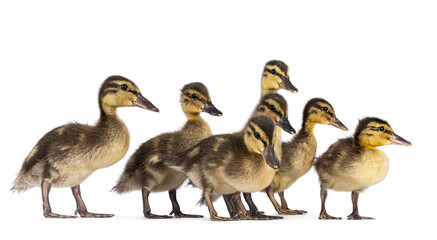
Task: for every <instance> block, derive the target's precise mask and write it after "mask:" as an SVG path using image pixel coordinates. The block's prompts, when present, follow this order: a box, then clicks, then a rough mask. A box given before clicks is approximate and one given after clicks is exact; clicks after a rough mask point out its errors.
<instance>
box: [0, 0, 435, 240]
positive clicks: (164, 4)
mask: <svg viewBox="0 0 437 240" xmlns="http://www.w3.org/2000/svg"><path fill="white" fill-rule="evenodd" d="M182 2H183V3H182ZM436 12H437V8H436V5H435V3H434V2H433V1H417V0H416V1H381V0H378V1H299V2H298V1H239V2H237V1H217V2H216V3H213V2H209V3H206V1H159V2H158V1H151V2H149V3H145V2H140V1H120V2H116V1H92V2H91V1H74V2H69V3H61V2H60V1H13V2H12V1H8V2H6V1H2V2H1V3H0V31H1V36H0V73H1V75H0V77H1V95H0V98H1V101H0V102H1V104H2V114H1V118H0V121H1V122H0V123H1V124H0V126H1V135H0V136H1V138H0V140H1V144H0V146H1V150H0V152H1V167H0V177H1V181H0V191H1V204H0V206H1V209H0V213H1V216H2V217H1V219H2V222H3V223H2V227H1V228H2V231H1V233H0V234H1V235H2V238H3V237H4V236H10V237H9V238H14V239H24V237H36V238H38V239H39V238H41V237H43V236H44V237H45V238H46V239H55V238H56V239H59V238H65V239H73V238H77V237H84V236H85V237H86V238H91V237H99V238H100V239H102V238H109V239H120V238H137V239H150V238H151V237H152V236H153V237H154V238H161V237H172V236H174V237H180V238H182V239H185V238H206V239H209V238H211V237H212V238H214V239H215V238H229V237H231V238H232V239H234V238H237V237H240V238H241V237H244V238H247V239H252V238H254V237H255V238H261V237H272V238H277V237H286V238H287V239H288V238H289V239H294V238H297V237H305V238H312V239H315V238H314V237H327V238H336V239H344V238H358V239H369V238H381V237H408V238H412V237H414V238H420V239H423V238H435V235H436V234H435V231H433V229H431V227H435V216H436V207H435V206H436V200H437V199H436V197H435V196H434V194H433V193H435V189H434V188H435V183H436V179H435V171H436V167H437V165H436V160H437V159H436V157H435V154H434V152H435V151H434V150H435V142H436V141H435V135H436V131H435V127H434V126H435V122H434V121H435V119H436V117H437V115H436V111H437V110H436V109H437V108H436V105H435V104H436V97H435V87H434V86H435V85H434V84H433V82H435V80H436V78H437V72H436V64H437V57H436V56H437V47H436V45H437V44H436V43H437V32H436V30H437V28H436V23H437V17H436V16H437V14H436ZM271 59H280V60H282V61H284V62H286V63H287V64H288V65H289V66H290V67H291V70H290V74H291V82H292V83H293V84H294V85H295V86H296V87H297V88H298V89H299V93H298V94H292V93H289V92H285V91H283V90H281V91H280V93H281V94H282V95H283V96H284V97H285V98H286V99H287V100H288V103H289V118H290V122H291V124H292V125H293V126H294V127H295V128H296V129H300V126H301V118H302V109H303V106H304V104H305V103H306V101H307V100H309V99H310V98H313V97H323V98H325V99H327V100H328V101H329V102H331V104H332V105H333V106H334V108H335V110H336V113H337V116H338V118H339V119H341V120H342V121H343V123H344V124H345V125H346V126H348V127H349V129H350V130H351V131H350V132H343V131H341V130H338V129H336V128H333V127H330V126H318V127H316V129H315V134H316V137H317V140H318V143H319V147H318V150H317V153H318V154H321V153H323V151H325V150H326V149H327V148H328V146H329V145H330V144H331V143H333V142H334V141H336V140H337V139H338V138H341V137H344V136H348V135H350V134H352V133H353V131H354V129H355V127H356V124H357V122H358V119H359V118H363V117H365V116H376V117H380V118H383V119H386V120H387V121H388V122H389V123H390V124H391V125H392V127H393V128H394V130H395V132H396V133H397V134H399V135H400V136H402V137H404V138H406V139H407V140H409V141H411V142H412V143H413V146H412V147H401V146H388V147H382V148H381V149H382V150H384V151H385V152H386V153H387V155H388V156H389V158H390V161H391V162H390V164H391V165H390V170H389V174H388V176H387V177H386V179H385V180H384V181H383V182H381V183H380V184H378V185H376V186H373V187H371V188H369V189H368V190H367V191H365V192H364V193H363V194H361V195H360V200H359V209H360V213H361V214H362V215H363V216H372V217H376V220H374V221H347V220H342V221H320V220H318V219H317V217H318V213H319V211H320V198H319V186H318V180H317V176H316V174H315V171H314V170H311V171H310V172H309V173H308V174H307V175H305V176H304V177H302V178H301V179H300V180H299V181H298V182H296V184H295V185H293V186H292V187H291V188H290V189H289V190H287V191H286V193H285V195H286V197H287V199H288V202H289V206H290V207H291V208H294V209H304V210H307V211H308V214H306V215H304V216H286V217H285V218H284V219H283V220H277V221H240V222H225V223H221V222H211V221H210V220H209V216H208V211H207V208H206V207H205V206H202V207H199V206H197V205H196V203H197V200H198V199H199V197H200V194H201V192H200V191H199V190H198V189H192V188H190V187H183V188H182V189H180V190H179V191H178V199H179V203H180V205H181V208H182V211H184V212H186V213H197V214H203V215H204V216H205V218H203V219H170V220H148V219H145V218H144V217H143V215H142V206H141V194H140V192H133V193H130V194H125V195H122V196H119V195H116V194H114V193H111V192H109V190H110V189H111V187H112V186H113V185H114V184H115V182H116V180H117V179H118V177H119V175H120V174H121V172H122V169H123V168H124V165H125V163H126V161H127V159H128V157H130V156H131V155H132V153H133V152H134V151H135V150H136V148H137V147H138V146H139V145H140V144H141V143H142V142H144V141H146V140H148V139H149V138H151V137H153V136H156V135H158V134H160V133H163V132H168V131H173V130H177V129H178V128H179V127H180V126H182V125H183V123H184V121H185V117H184V115H183V113H182V111H181V110H180V106H179V89H181V88H182V86H183V85H184V84H186V83H188V82H192V81H201V82H203V83H204V84H205V85H206V86H207V87H208V88H209V91H210V94H211V96H212V101H213V103H214V104H215V105H216V107H217V108H218V109H220V110H221V111H222V112H223V113H224V115H223V116H222V117H221V118H218V117H212V116H209V115H206V114H204V115H203V117H204V118H205V119H206V120H207V121H208V122H209V123H210V125H211V128H212V131H213V133H216V134H218V133H228V132H232V131H236V130H239V129H240V128H241V127H242V126H243V124H244V122H245V121H246V120H247V118H248V116H249V114H250V113H251V111H252V109H253V107H254V105H255V104H256V102H257V100H258V98H259V96H260V78H261V72H262V68H263V66H264V64H265V62H267V61H268V60H271ZM115 74H117V75H123V76H125V77H127V78H130V79H131V80H133V81H135V82H136V83H137V85H138V86H139V87H140V89H141V91H142V93H143V95H144V96H145V97H146V98H148V99H149V100H150V101H152V102H153V103H154V104H155V105H156V106H157V107H158V108H159V109H160V110H161V112H160V113H159V114H158V113H153V112H150V111H145V110H142V109H139V108H124V109H120V110H119V115H120V117H121V118H122V119H123V120H124V121H125V123H126V125H127V126H128V128H129V130H130V134H131V147H130V149H129V152H128V153H127V155H126V157H125V158H123V159H122V160H121V161H120V162H119V163H117V164H115V165H114V166H111V167H109V168H106V169H102V170H99V171H97V172H95V173H94V174H93V175H92V176H91V177H89V178H88V179H87V180H86V181H85V182H84V183H83V184H82V185H81V186H82V194H83V196H84V199H85V202H86V204H87V206H88V209H89V210H90V211H94V212H102V213H114V214H115V215H116V216H115V217H114V218H111V219H80V218H79V219H73V220H65V219H45V218H44V217H43V216H42V207H41V205H42V203H41V193H40V189H38V188H34V189H32V190H30V191H28V192H25V193H22V194H14V193H12V192H10V191H9V188H10V187H11V185H12V182H13V180H14V179H15V176H16V174H17V173H18V171H19V169H20V167H21V164H22V162H23V160H24V158H25V157H26V156H27V154H28V153H29V152H30V150H31V149H32V147H33V146H34V145H35V144H36V142H37V141H38V139H39V138H41V137H42V136H43V135H44V134H45V133H46V132H48V131H49V130H51V129H52V128H54V127H56V126H59V125H62V124H65V123H68V122H70V121H77V122H80V123H88V124H94V122H95V121H96V120H97V118H98V116H99V112H98V107H97V92H98V89H99V87H100V84H101V83H102V82H103V80H104V79H105V78H106V77H108V76H110V75H115ZM283 139H284V141H286V140H289V139H291V137H290V136H289V135H287V134H286V133H284V132H283ZM50 197H51V203H52V208H53V211H54V212H56V213H61V214H73V212H74V210H75V202H74V199H73V197H72V195H71V191H70V189H52V192H51V195H50ZM150 199H151V206H152V211H153V212H154V213H156V214H167V213H169V212H170V210H171V205H170V201H169V200H168V195H167V193H158V194H151V196H150ZM254 201H255V202H256V203H257V204H258V207H259V209H261V210H264V211H265V212H266V213H267V214H275V211H274V208H273V207H272V205H271V204H270V202H269V200H268V199H267V197H266V196H265V194H262V193H256V194H254ZM215 206H216V209H217V211H218V213H219V214H220V215H222V216H227V212H226V208H225V206H224V204H223V201H222V200H219V201H217V202H216V203H215ZM327 210H328V213H330V214H331V215H334V216H341V217H343V218H345V217H346V216H347V215H348V214H349V213H350V212H351V211H352V204H351V201H350V193H342V192H332V191H330V192H329V195H328V199H327ZM426 236H428V237H426Z"/></svg>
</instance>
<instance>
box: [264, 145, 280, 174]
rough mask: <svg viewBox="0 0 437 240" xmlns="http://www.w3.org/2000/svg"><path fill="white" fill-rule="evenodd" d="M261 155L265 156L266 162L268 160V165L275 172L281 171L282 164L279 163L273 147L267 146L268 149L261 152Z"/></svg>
mask: <svg viewBox="0 0 437 240" xmlns="http://www.w3.org/2000/svg"><path fill="white" fill-rule="evenodd" d="M261 155H262V156H263V158H264V160H266V163H267V165H269V166H270V167H271V168H273V169H274V170H275V171H278V170H279V166H280V165H281V163H280V162H279V160H278V157H277V156H276V154H275V150H274V149H273V147H270V146H269V145H267V146H266V148H264V151H262V152H261Z"/></svg>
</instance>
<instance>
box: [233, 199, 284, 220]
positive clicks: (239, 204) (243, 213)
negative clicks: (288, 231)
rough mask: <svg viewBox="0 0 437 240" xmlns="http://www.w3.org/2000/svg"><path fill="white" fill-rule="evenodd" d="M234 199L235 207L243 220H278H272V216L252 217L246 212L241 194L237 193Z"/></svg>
mask: <svg viewBox="0 0 437 240" xmlns="http://www.w3.org/2000/svg"><path fill="white" fill-rule="evenodd" d="M232 198H233V200H234V202H235V205H236V206H237V209H238V215H239V218H240V219H241V220H272V219H277V218H272V217H271V216H267V215H258V216H251V215H249V214H248V212H247V211H246V207H244V205H243V202H242V201H241V196H240V192H236V193H234V194H233V195H232Z"/></svg>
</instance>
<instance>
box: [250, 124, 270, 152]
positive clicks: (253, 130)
mask: <svg viewBox="0 0 437 240" xmlns="http://www.w3.org/2000/svg"><path fill="white" fill-rule="evenodd" d="M249 127H250V129H251V130H252V132H253V135H255V133H256V130H255V128H253V127H252V126H250V125H249ZM259 140H260V141H261V142H262V143H263V144H264V147H266V146H267V143H266V142H265V141H264V140H263V139H262V138H261V139H259Z"/></svg>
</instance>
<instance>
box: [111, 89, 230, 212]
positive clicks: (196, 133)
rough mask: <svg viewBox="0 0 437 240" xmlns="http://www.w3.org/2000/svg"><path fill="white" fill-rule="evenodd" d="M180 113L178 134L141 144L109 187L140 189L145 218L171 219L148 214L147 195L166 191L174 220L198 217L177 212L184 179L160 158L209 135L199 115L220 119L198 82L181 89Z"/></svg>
mask: <svg viewBox="0 0 437 240" xmlns="http://www.w3.org/2000/svg"><path fill="white" fill-rule="evenodd" d="M181 104H182V110H183V111H184V113H185V115H186V116H187V119H188V121H187V122H186V123H185V125H184V126H183V128H182V129H181V130H179V131H176V132H172V133H164V134H161V135H158V136H156V137H154V138H152V139H150V140H149V141H147V142H145V143H143V144H142V145H141V146H140V148H139V149H138V150H137V151H136V152H135V153H134V154H133V155H132V157H131V158H130V159H129V161H128V162H127V164H126V168H125V170H124V172H123V174H122V175H121V177H120V179H119V180H118V183H117V184H116V186H115V187H114V188H113V190H114V191H116V192H118V193H126V192H130V191H133V190H142V196H143V212H144V217H146V218H171V216H167V215H155V214H152V213H151V208H150V204H149V194H150V192H161V191H168V193H169V196H170V200H171V202H172V206H173V211H172V212H171V213H170V214H172V213H173V214H174V216H175V217H177V218H182V217H202V216H199V215H189V214H184V213H182V212H181V210H180V208H179V204H178V202H177V200H176V189H177V188H179V186H181V185H182V183H183V182H184V181H185V179H186V178H187V177H186V176H185V175H184V174H183V173H180V172H177V171H174V170H172V169H171V168H169V167H167V166H166V165H164V163H163V162H162V160H161V156H162V155H166V154H174V153H177V152H181V151H183V150H186V149H187V148H189V147H192V146H194V145H195V144H197V143H198V142H199V141H200V140H202V139H204V138H207V137H209V136H211V129H210V128H209V125H208V123H207V122H205V121H204V120H203V119H202V117H200V113H202V112H207V113H209V114H211V115H213V116H221V115H222V112H220V111H219V110H218V109H217V108H215V107H214V105H213V104H212V103H211V97H210V95H209V92H208V89H207V88H206V86H205V85H203V84H202V83H200V82H195V83H190V84H187V85H185V86H184V87H183V88H182V90H181Z"/></svg>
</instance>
